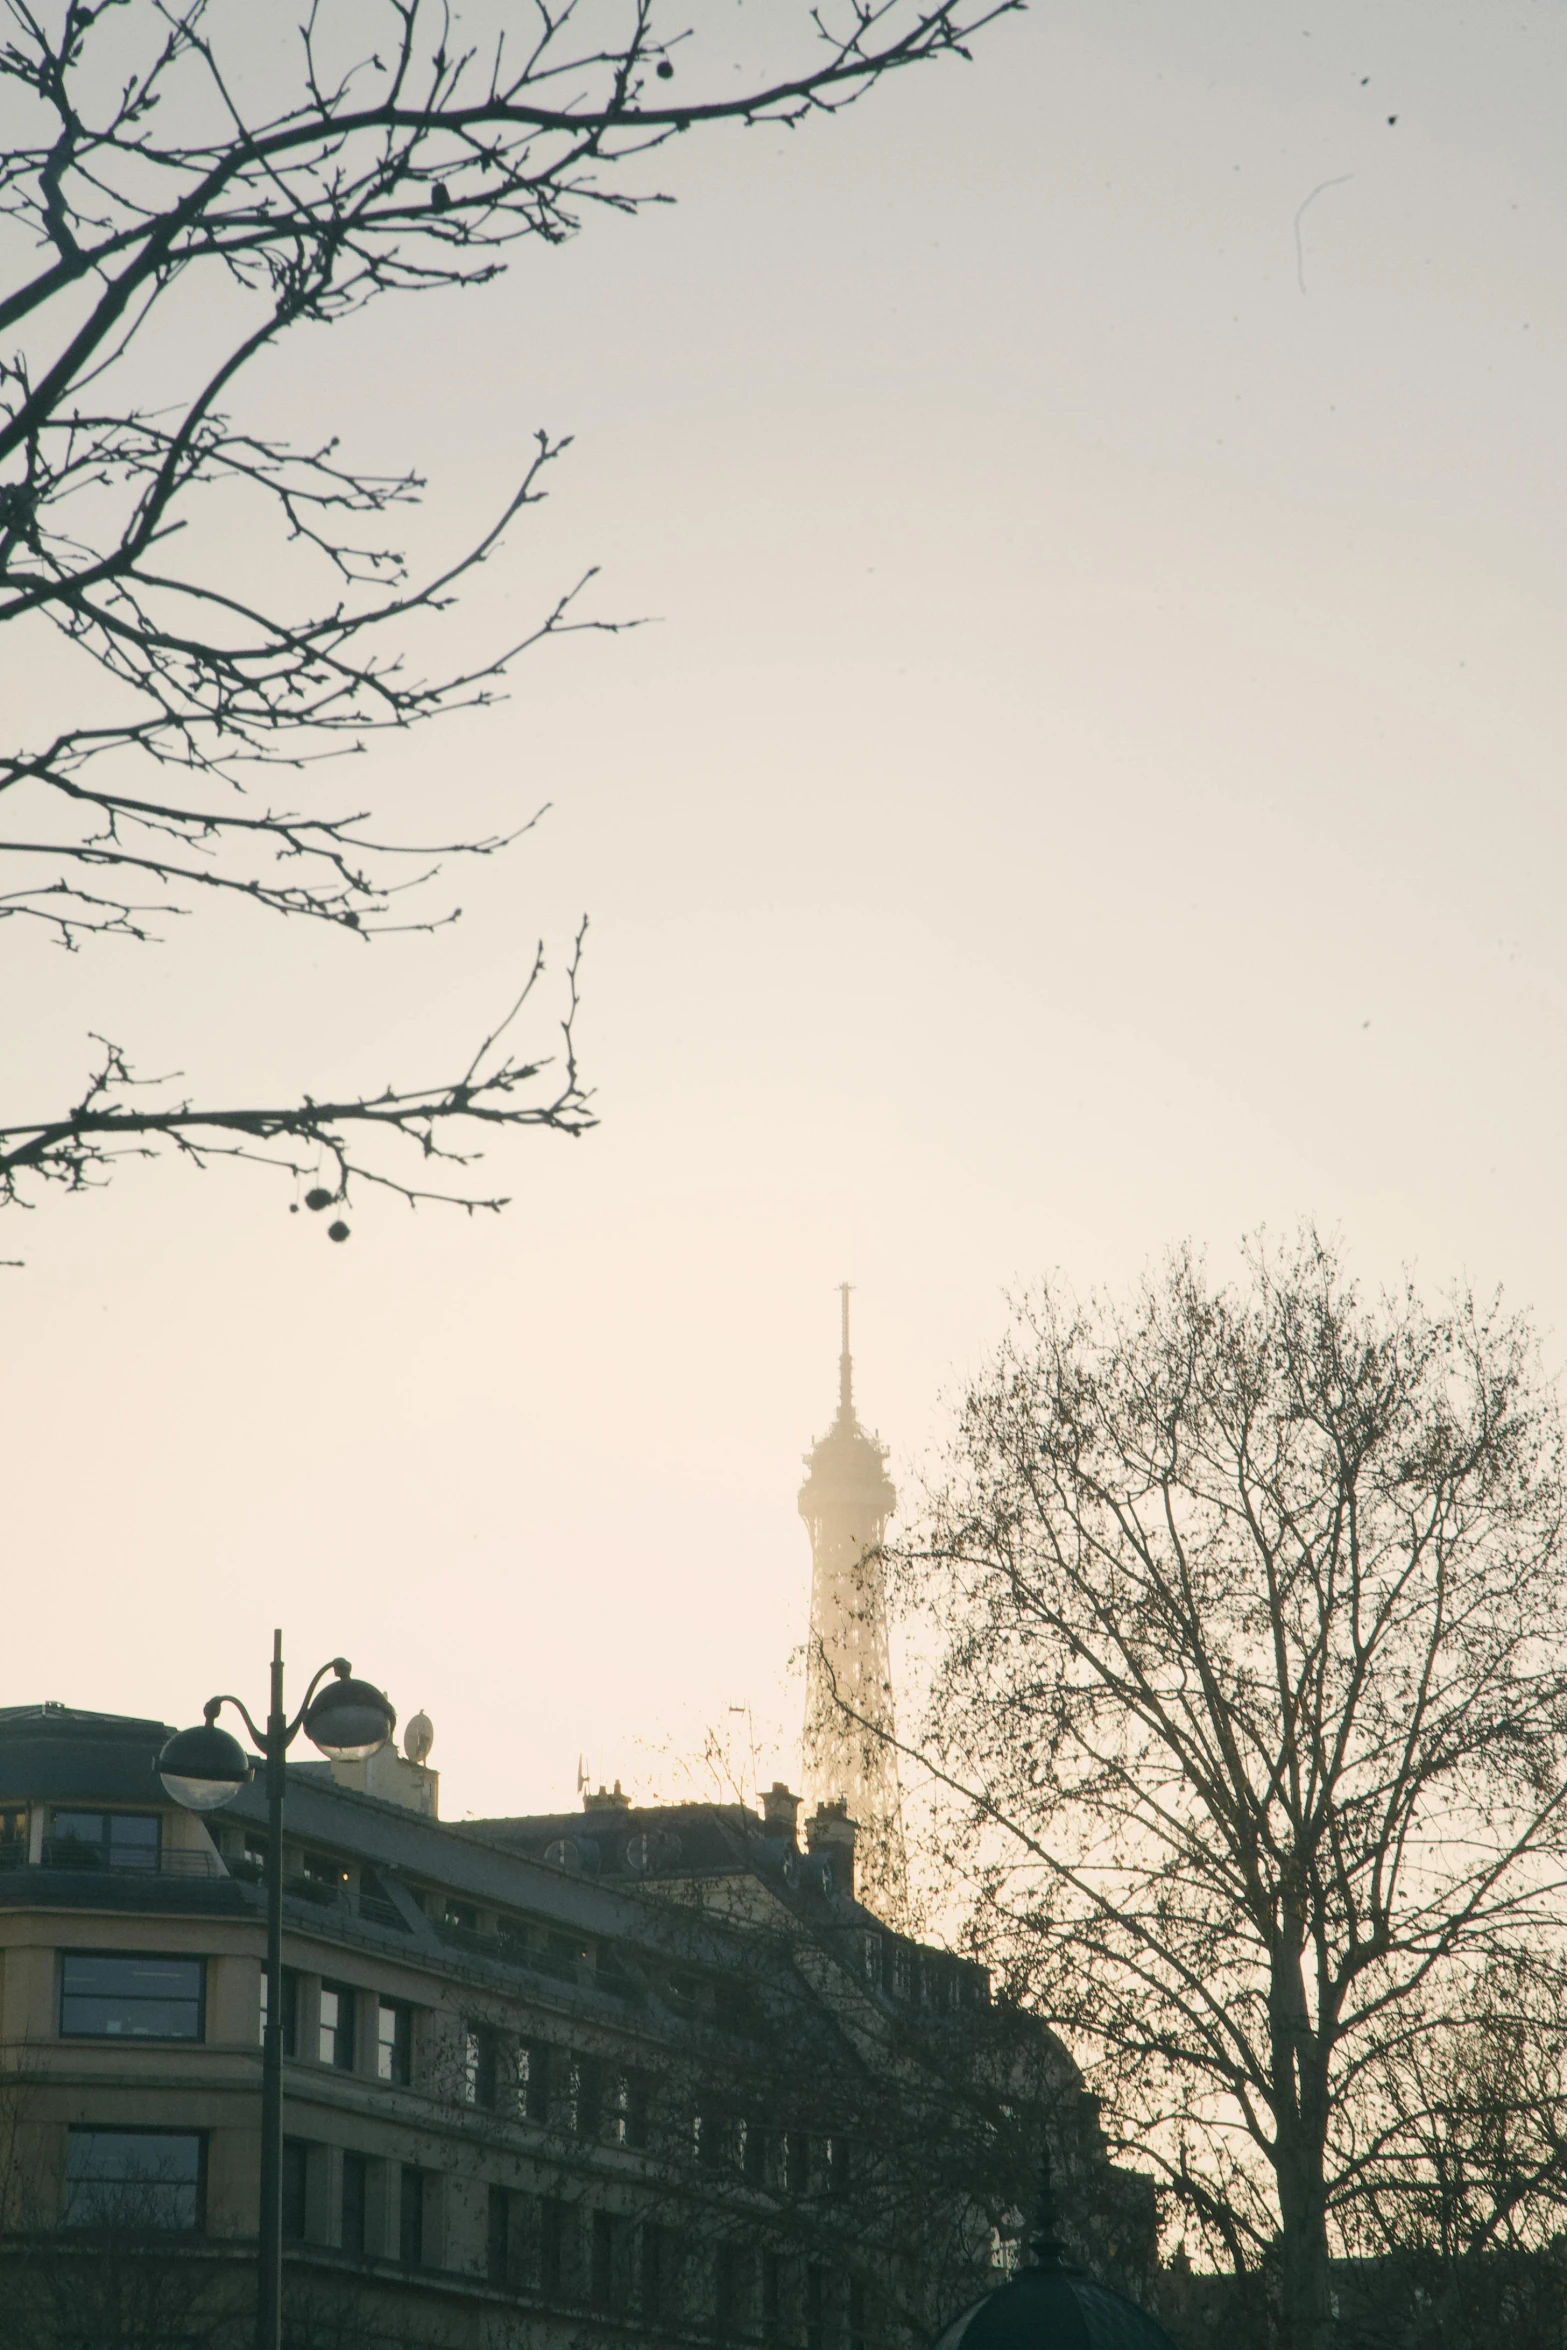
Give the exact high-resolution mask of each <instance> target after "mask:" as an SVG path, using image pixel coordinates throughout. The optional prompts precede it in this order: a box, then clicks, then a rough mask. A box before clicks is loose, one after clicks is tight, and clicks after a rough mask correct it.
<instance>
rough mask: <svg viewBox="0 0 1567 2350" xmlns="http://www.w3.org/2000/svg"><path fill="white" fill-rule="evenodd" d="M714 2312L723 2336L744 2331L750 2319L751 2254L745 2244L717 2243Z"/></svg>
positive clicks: (714, 2261) (714, 2258) (714, 2259)
mask: <svg viewBox="0 0 1567 2350" xmlns="http://www.w3.org/2000/svg"><path fill="white" fill-rule="evenodd" d="M713 2315H714V2317H715V2318H716V2319H717V2321H718V2329H719V2331H720V2333H722V2334H724V2335H725V2336H732V2335H734V2334H737V2333H741V2332H743V2331H744V2330H745V2329H746V2327H747V2326H748V2325H749V2323H750V2318H751V2256H750V2253H749V2252H748V2251H747V2250H746V2248H745V2246H744V2245H741V2244H720V2245H719V2246H718V2247H717V2249H716V2251H715V2252H714V2255H713Z"/></svg>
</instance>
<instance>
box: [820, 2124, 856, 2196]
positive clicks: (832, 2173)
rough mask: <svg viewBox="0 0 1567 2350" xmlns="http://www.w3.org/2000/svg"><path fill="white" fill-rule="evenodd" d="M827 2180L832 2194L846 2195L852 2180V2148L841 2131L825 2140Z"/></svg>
mask: <svg viewBox="0 0 1567 2350" xmlns="http://www.w3.org/2000/svg"><path fill="white" fill-rule="evenodd" d="M826 2153H827V2182H828V2185H829V2187H830V2189H831V2191H832V2193H833V2194H834V2195H847V2194H848V2192H849V2188H850V2186H851V2185H852V2184H853V2180H854V2148H853V2146H852V2145H851V2144H850V2142H849V2140H848V2139H847V2138H845V2137H844V2136H843V2135H842V2134H841V2132H835V2133H834V2135H833V2136H832V2137H830V2138H829V2139H828V2141H827V2146H826Z"/></svg>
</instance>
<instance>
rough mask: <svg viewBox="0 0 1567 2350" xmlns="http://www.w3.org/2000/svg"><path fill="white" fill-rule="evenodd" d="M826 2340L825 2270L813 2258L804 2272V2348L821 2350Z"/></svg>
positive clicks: (806, 2349)
mask: <svg viewBox="0 0 1567 2350" xmlns="http://www.w3.org/2000/svg"><path fill="white" fill-rule="evenodd" d="M826 2340H827V2271H826V2270H825V2269H824V2268H818V2267H817V2265H816V2263H815V2261H814V2260H813V2261H812V2263H811V2265H810V2267H809V2268H808V2269H807V2270H806V2272H805V2350H823V2346H824V2344H825V2342H826Z"/></svg>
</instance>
